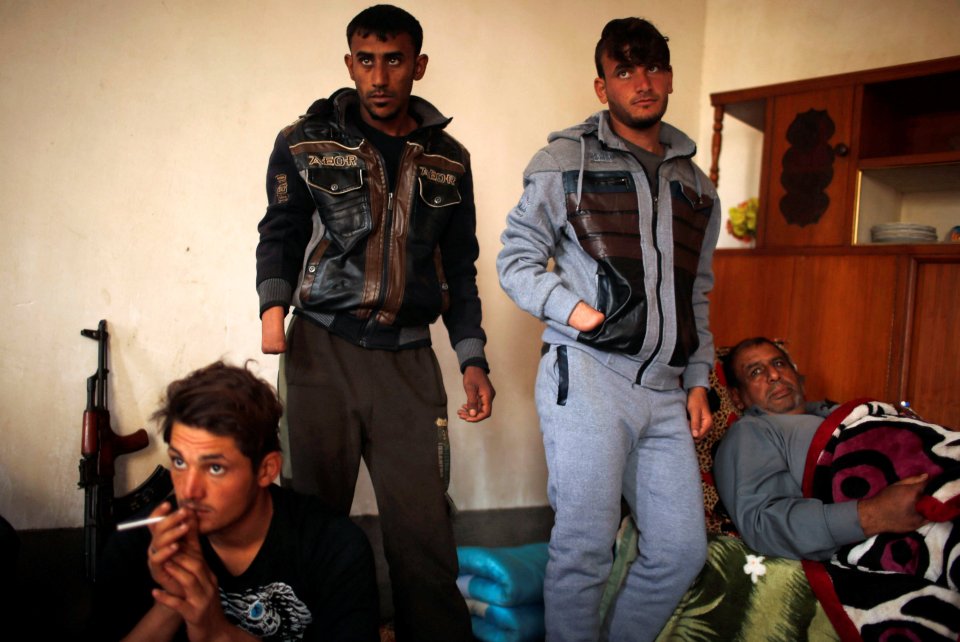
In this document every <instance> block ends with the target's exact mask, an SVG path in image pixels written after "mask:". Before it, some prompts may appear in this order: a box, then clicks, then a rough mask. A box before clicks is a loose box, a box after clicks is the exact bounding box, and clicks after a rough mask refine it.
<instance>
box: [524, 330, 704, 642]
mask: <svg viewBox="0 0 960 642" xmlns="http://www.w3.org/2000/svg"><path fill="white" fill-rule="evenodd" d="M536 401H537V410H538V412H539V414H540V429H541V431H542V433H543V443H544V448H545V450H546V457H547V468H548V471H549V478H548V486H547V494H548V497H549V499H550V504H551V505H552V506H553V509H554V511H555V512H556V519H555V524H554V527H553V532H552V533H551V536H550V558H549V561H548V563H547V574H546V579H545V583H544V602H545V605H546V625H547V640H548V642H556V641H568V640H569V641H572V640H578V641H580V640H583V641H587V640H597V639H599V637H600V635H601V624H602V623H601V622H600V614H599V610H600V600H601V597H602V595H603V590H604V586H605V583H606V581H607V577H608V576H609V574H610V567H611V564H612V561H613V553H612V547H613V544H614V540H615V538H616V533H617V528H618V526H619V522H620V505H621V504H620V497H621V495H622V496H623V497H625V498H626V500H627V503H628V504H629V505H630V510H631V512H632V513H633V517H634V519H635V520H636V522H637V526H638V529H639V531H640V538H639V557H637V559H636V561H635V562H634V563H633V565H632V566H631V568H630V572H629V575H628V576H627V579H626V581H625V583H624V586H623V588H622V590H621V591H620V593H619V594H618V595H617V597H616V599H615V600H614V602H613V603H612V606H611V609H610V612H609V614H608V616H607V621H606V623H605V624H604V627H603V628H604V630H605V631H607V630H608V631H609V639H611V640H617V641H619V640H653V639H654V638H655V637H656V636H657V634H658V633H659V631H660V629H661V628H662V627H663V625H664V623H666V621H667V619H668V618H669V616H670V614H671V613H672V612H673V610H674V608H675V607H676V606H677V604H678V603H679V601H680V598H681V597H682V596H683V594H684V592H685V591H686V590H687V588H688V587H689V586H690V583H691V582H692V581H693V580H694V578H695V577H696V576H697V574H698V573H699V571H700V569H701V568H702V566H703V564H704V561H705V559H706V530H705V525H704V517H703V497H702V494H701V489H700V476H699V471H698V467H697V458H696V452H695V450H694V445H693V438H692V437H691V435H690V427H689V423H688V420H687V415H686V394H685V393H684V391H683V390H681V389H680V388H679V387H678V388H677V389H675V390H670V391H657V390H650V389H648V388H643V387H641V386H638V385H636V384H634V383H633V382H632V381H630V380H629V379H627V378H625V377H623V376H621V375H619V374H617V373H616V372H614V371H612V370H610V369H609V368H607V367H605V366H604V365H603V364H601V363H600V362H599V361H597V360H596V359H595V358H593V357H592V356H590V354H589V353H587V352H586V351H583V350H579V349H577V348H575V347H562V346H561V347H558V346H552V347H551V348H550V350H549V352H548V353H547V354H545V355H544V357H543V359H542V360H541V362H540V368H539V372H538V374H537V385H536Z"/></svg>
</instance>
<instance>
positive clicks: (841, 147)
mask: <svg viewBox="0 0 960 642" xmlns="http://www.w3.org/2000/svg"><path fill="white" fill-rule="evenodd" d="M833 153H834V154H836V155H837V156H840V157H841V158H843V157H844V156H846V155H847V154H849V153H850V148H849V147H847V146H846V144H844V143H837V145H836V146H835V147H834V148H833Z"/></svg>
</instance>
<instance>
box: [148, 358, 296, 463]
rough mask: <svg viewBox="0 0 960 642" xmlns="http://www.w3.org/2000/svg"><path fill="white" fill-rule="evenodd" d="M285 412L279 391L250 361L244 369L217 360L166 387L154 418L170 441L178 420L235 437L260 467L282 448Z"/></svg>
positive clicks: (164, 439)
mask: <svg viewBox="0 0 960 642" xmlns="http://www.w3.org/2000/svg"><path fill="white" fill-rule="evenodd" d="M282 414H283V405H282V404H281V403H280V400H279V399H278V398H277V393H276V392H275V391H274V389H273V388H272V387H271V386H270V384H268V383H267V382H266V381H263V380H262V379H260V378H258V377H257V376H256V375H254V374H253V373H252V372H250V370H248V369H247V367H246V364H245V366H244V367H243V368H239V367H237V366H230V365H227V364H225V363H223V362H222V361H217V362H216V363H211V364H210V365H209V366H206V367H203V368H200V369H199V370H195V371H193V372H191V373H190V374H188V375H187V376H186V377H184V378H183V379H178V380H177V381H174V382H173V383H171V384H170V385H169V386H167V390H166V394H165V395H164V397H163V399H161V405H160V408H159V409H158V410H157V411H156V412H155V413H153V416H152V417H151V419H153V420H154V421H158V420H159V421H160V431H161V433H162V434H163V441H164V442H166V443H168V444H169V443H170V433H171V432H172V430H173V425H174V424H175V423H180V424H183V425H184V426H189V427H190V428H202V429H203V430H206V431H208V432H211V433H213V434H215V435H219V436H222V437H233V439H234V441H236V442H237V448H238V449H239V450H240V452H241V453H243V455H244V456H245V457H247V458H248V459H250V461H251V463H252V464H253V468H254V470H256V469H257V468H258V467H259V466H260V462H261V461H263V458H264V457H265V456H266V455H268V454H269V453H271V452H275V451H278V450H280V435H279V424H280V416H281V415H282Z"/></svg>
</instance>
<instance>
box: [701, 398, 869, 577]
mask: <svg viewBox="0 0 960 642" xmlns="http://www.w3.org/2000/svg"><path fill="white" fill-rule="evenodd" d="M835 408H836V406H835V405H832V404H831V403H829V402H826V401H821V402H810V403H807V404H806V413H805V414H799V415H790V414H782V415H777V414H770V413H767V412H764V411H763V410H760V409H759V408H757V407H756V406H754V407H752V408H750V409H748V410H747V411H746V413H744V416H743V417H742V418H741V419H739V420H738V421H737V422H736V423H735V424H734V425H733V426H732V427H731V428H730V430H729V431H728V432H727V434H726V435H725V436H724V437H723V440H722V441H721V442H720V447H719V449H718V450H717V454H716V457H715V458H714V464H713V474H714V478H715V479H716V482H717V490H718V492H719V494H720V499H721V501H722V502H723V505H724V507H725V508H726V509H727V511H728V512H729V513H730V516H731V517H732V518H733V522H734V524H736V526H737V529H738V530H739V531H740V534H741V535H742V536H743V540H744V541H745V542H746V543H747V545H748V546H749V547H750V548H752V549H754V550H755V551H757V552H758V553H761V554H764V555H776V556H779V557H788V558H792V559H810V560H827V559H830V557H831V556H832V555H833V553H834V552H835V551H836V550H837V549H838V548H840V547H841V546H844V545H846V544H852V543H854V542H860V541H863V540H864V539H866V536H865V535H864V533H863V529H862V528H860V519H859V517H858V515H857V502H854V501H850V502H842V503H837V504H825V503H823V502H822V501H820V500H818V499H810V498H805V497H804V496H803V490H802V484H803V472H804V468H805V466H806V461H807V451H808V450H809V449H810V442H811V441H812V440H813V436H814V435H815V434H816V432H817V428H818V427H819V426H820V423H821V422H822V421H823V418H824V417H826V416H828V415H829V414H830V412H831V411H832V410H834V409H835Z"/></svg>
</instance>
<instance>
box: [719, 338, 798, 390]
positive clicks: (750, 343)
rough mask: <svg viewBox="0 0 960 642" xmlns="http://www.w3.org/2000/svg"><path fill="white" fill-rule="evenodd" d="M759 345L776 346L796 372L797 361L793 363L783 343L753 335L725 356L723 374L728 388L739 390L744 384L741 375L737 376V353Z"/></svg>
mask: <svg viewBox="0 0 960 642" xmlns="http://www.w3.org/2000/svg"><path fill="white" fill-rule="evenodd" d="M759 345H771V346H773V347H774V348H776V349H777V352H779V353H780V354H782V355H783V358H784V359H786V360H787V362H788V363H789V364H790V367H791V368H793V370H794V372H796V370H797V366H796V364H795V363H793V359H791V358H790V355H789V354H787V351H786V350H785V349H784V348H783V345H782V344H780V343H779V342H777V341H773V340H771V339H768V338H766V337H751V338H749V339H744V340H743V341H741V342H740V343H738V344H737V345H735V346H733V347H732V348H730V351H729V352H728V353H727V356H725V357H724V358H723V376H724V378H725V379H726V380H727V387H728V388H736V389H738V390H739V389H740V387H741V386H742V385H743V382H742V381H740V377H738V376H737V369H736V365H735V362H736V360H737V355H738V354H740V352H741V351H743V350H746V349H747V348H752V347H754V346H759Z"/></svg>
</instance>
